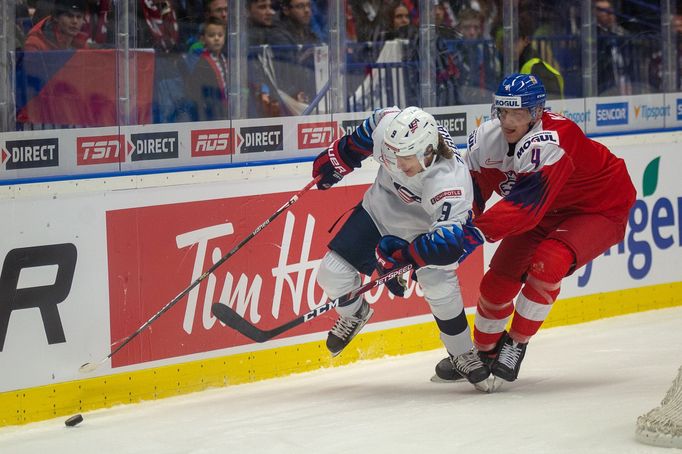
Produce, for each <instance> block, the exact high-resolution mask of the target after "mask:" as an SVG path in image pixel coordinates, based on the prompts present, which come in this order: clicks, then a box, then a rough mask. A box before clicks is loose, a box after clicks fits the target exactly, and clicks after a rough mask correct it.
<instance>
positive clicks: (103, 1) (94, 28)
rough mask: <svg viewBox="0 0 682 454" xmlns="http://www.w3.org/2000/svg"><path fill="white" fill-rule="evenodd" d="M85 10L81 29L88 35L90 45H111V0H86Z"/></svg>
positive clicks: (112, 29) (112, 39)
mask: <svg viewBox="0 0 682 454" xmlns="http://www.w3.org/2000/svg"><path fill="white" fill-rule="evenodd" d="M87 3H88V5H87V12H86V13H85V23H84V24H83V29H82V31H83V32H84V33H85V34H86V35H87V37H88V45H89V46H90V47H98V48H101V47H113V44H114V32H115V30H114V27H113V22H112V20H113V19H112V14H113V6H114V1H113V0H87Z"/></svg>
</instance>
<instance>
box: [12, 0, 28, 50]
mask: <svg viewBox="0 0 682 454" xmlns="http://www.w3.org/2000/svg"><path fill="white" fill-rule="evenodd" d="M14 17H15V24H14V48H15V49H16V50H21V49H22V48H23V47H24V41H26V34H27V33H28V32H29V31H30V30H31V28H33V25H32V24H31V15H30V12H29V9H28V6H27V5H26V4H25V3H24V2H23V1H22V0H17V3H16V4H15V5H14Z"/></svg>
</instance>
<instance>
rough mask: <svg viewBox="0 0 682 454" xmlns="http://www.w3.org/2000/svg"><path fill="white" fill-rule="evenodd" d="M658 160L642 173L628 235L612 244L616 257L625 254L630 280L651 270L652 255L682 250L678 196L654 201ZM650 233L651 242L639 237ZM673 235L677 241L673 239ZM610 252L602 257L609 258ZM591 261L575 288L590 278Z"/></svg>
mask: <svg viewBox="0 0 682 454" xmlns="http://www.w3.org/2000/svg"><path fill="white" fill-rule="evenodd" d="M659 164H660V157H659V158H656V159H654V160H653V161H651V162H650V163H649V164H648V165H647V167H646V169H645V170H644V175H643V178H642V180H643V182H642V198H641V199H637V200H636V201H635V204H634V206H633V207H632V209H631V210H630V217H629V219H628V226H629V227H630V231H629V233H628V234H627V235H626V238H625V241H623V242H622V243H619V244H618V245H616V253H617V254H619V255H620V254H626V253H627V254H628V274H629V275H630V277H631V278H632V279H637V280H639V279H644V278H645V277H646V276H647V275H648V274H649V271H651V266H652V264H653V252H654V249H653V248H656V249H658V250H665V249H669V248H671V247H673V246H675V245H677V247H682V196H680V197H677V199H675V200H671V199H668V198H666V197H661V198H658V199H654V198H653V197H650V196H653V195H654V193H655V192H656V187H657V185H658V169H659ZM646 231H649V232H650V236H651V240H652V241H650V240H647V239H644V238H642V234H643V233H645V232H646ZM675 233H676V234H677V240H676V239H675ZM610 254H611V249H609V250H608V251H606V252H605V253H604V255H610ZM591 268H592V262H590V263H588V264H587V265H585V272H584V274H583V275H582V276H580V277H579V278H578V286H579V287H584V286H586V285H587V283H588V281H589V279H590V275H591V271H592V270H591Z"/></svg>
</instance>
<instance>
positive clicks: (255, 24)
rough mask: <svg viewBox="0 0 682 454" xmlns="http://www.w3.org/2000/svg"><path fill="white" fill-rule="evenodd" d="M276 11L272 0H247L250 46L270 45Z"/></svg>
mask: <svg viewBox="0 0 682 454" xmlns="http://www.w3.org/2000/svg"><path fill="white" fill-rule="evenodd" d="M274 20H275V10H274V9H273V8H272V0H246V38H247V41H248V44H249V46H260V45H262V44H268V43H269V39H268V35H269V34H270V33H271V32H272V26H273V24H274Z"/></svg>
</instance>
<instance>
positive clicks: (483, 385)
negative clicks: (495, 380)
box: [474, 378, 491, 393]
mask: <svg viewBox="0 0 682 454" xmlns="http://www.w3.org/2000/svg"><path fill="white" fill-rule="evenodd" d="M490 381H491V380H490V379H489V378H486V379H485V380H483V381H479V382H478V383H474V388H476V389H477V390H479V391H481V392H483V393H489V392H490V385H491V383H490Z"/></svg>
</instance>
